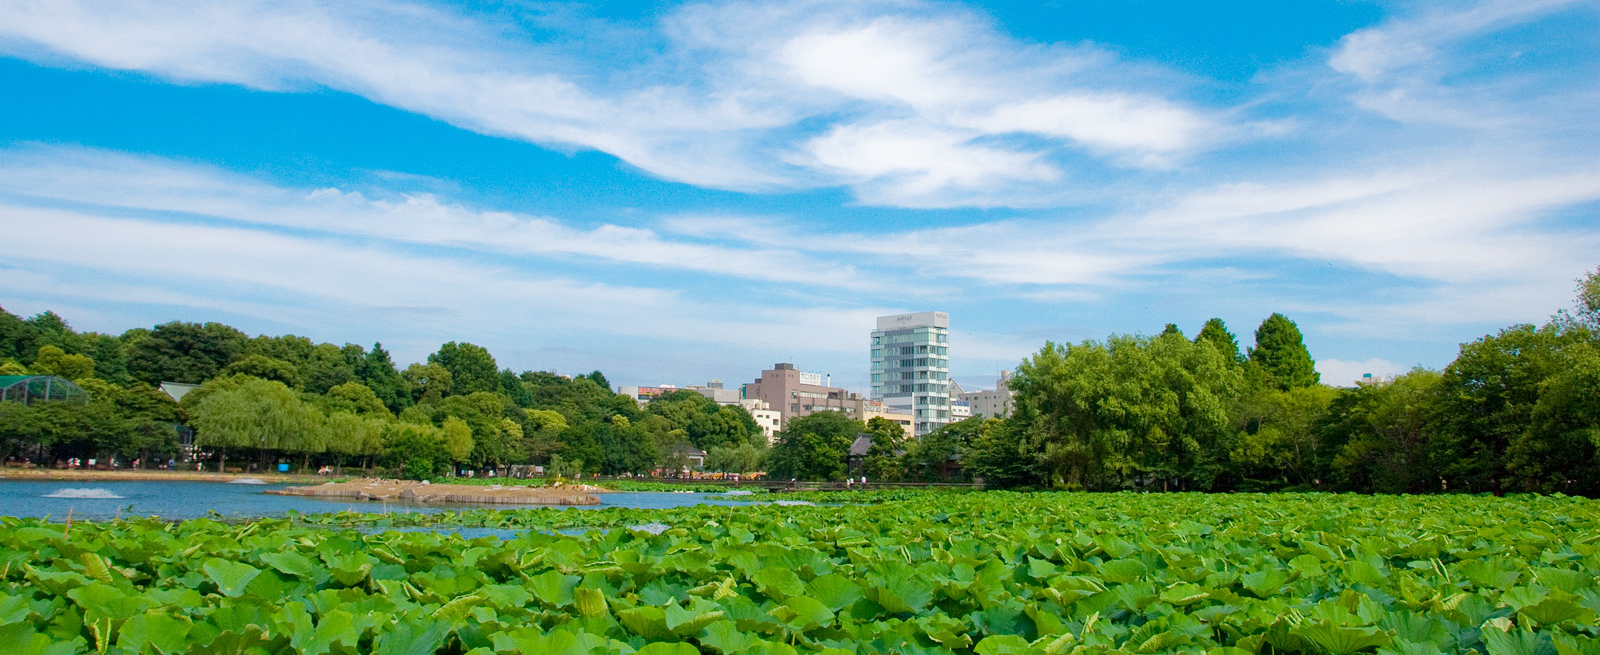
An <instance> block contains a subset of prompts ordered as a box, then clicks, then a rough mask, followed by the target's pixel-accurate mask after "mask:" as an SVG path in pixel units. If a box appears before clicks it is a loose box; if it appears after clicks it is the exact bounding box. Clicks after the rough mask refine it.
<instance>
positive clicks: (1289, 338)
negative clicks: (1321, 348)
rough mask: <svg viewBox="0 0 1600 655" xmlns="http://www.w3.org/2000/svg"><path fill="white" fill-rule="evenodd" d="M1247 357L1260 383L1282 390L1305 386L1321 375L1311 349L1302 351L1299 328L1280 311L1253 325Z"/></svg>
mask: <svg viewBox="0 0 1600 655" xmlns="http://www.w3.org/2000/svg"><path fill="white" fill-rule="evenodd" d="M1249 360H1250V363H1251V364H1252V365H1253V366H1254V368H1255V369H1256V370H1257V371H1258V372H1259V374H1260V375H1261V377H1262V382H1263V384H1265V385H1269V386H1274V387H1277V388H1279V389H1283V390H1285V391H1288V390H1289V389H1294V388H1296V387H1309V386H1311V385H1313V384H1316V383H1317V382H1318V381H1319V380H1320V379H1321V378H1322V376H1321V375H1320V374H1318V373H1317V368H1316V362H1313V361H1312V360H1311V351H1309V350H1306V345H1305V342H1304V340H1303V338H1302V337H1301V336H1300V327H1299V326H1297V325H1295V323H1294V321H1291V320H1289V319H1288V317H1286V316H1284V315H1283V314H1273V315H1271V316H1268V317H1267V320H1265V321H1262V322H1261V327H1258V328H1256V345H1255V347H1254V348H1251V349H1250V356H1249Z"/></svg>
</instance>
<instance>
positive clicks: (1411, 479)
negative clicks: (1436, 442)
mask: <svg viewBox="0 0 1600 655" xmlns="http://www.w3.org/2000/svg"><path fill="white" fill-rule="evenodd" d="M1441 380H1442V376H1441V375H1440V374H1439V372H1438V371H1430V370H1426V369H1420V368H1419V369H1415V370H1413V371H1411V372H1410V373H1407V374H1405V375H1401V376H1398V377H1396V378H1395V379H1393V380H1391V381H1389V382H1387V383H1384V384H1363V385H1360V386H1357V387H1355V388H1351V389H1344V390H1341V391H1339V392H1338V395H1337V396H1335V397H1334V399H1333V402H1332V403H1330V404H1329V405H1328V412H1327V414H1326V415H1325V416H1324V417H1323V419H1322V420H1321V421H1320V423H1319V425H1318V426H1317V430H1318V432H1319V433H1320V434H1319V439H1320V442H1321V445H1322V446H1323V448H1324V449H1326V451H1327V458H1328V460H1329V475H1330V476H1331V478H1332V480H1333V482H1334V483H1335V484H1336V485H1337V486H1338V487H1340V488H1342V489H1345V490H1348V491H1362V492H1376V493H1424V492H1429V491H1440V490H1441V487H1440V467H1439V462H1437V461H1435V460H1434V458H1433V456H1432V454H1431V452H1432V450H1433V448H1432V445H1431V443H1430V440H1432V439H1433V438H1434V435H1435V433H1436V429H1435V420H1434V416H1435V414H1436V412H1437V405H1438V394H1439V385H1440V381H1441Z"/></svg>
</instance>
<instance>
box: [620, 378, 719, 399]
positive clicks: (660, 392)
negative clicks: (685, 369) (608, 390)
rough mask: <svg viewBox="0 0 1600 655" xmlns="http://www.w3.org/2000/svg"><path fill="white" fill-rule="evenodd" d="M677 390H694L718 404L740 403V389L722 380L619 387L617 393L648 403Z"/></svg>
mask: <svg viewBox="0 0 1600 655" xmlns="http://www.w3.org/2000/svg"><path fill="white" fill-rule="evenodd" d="M675 391H693V392H695V393H698V394H700V395H702V396H705V397H707V398H710V399H711V400H713V401H715V402H716V403H717V404H718V405H737V404H739V391H738V390H737V389H724V388H723V387H722V380H712V381H711V382H709V383H707V384H706V385H705V386H700V385H698V384H691V385H689V386H687V387H679V386H676V385H671V384H663V385H659V386H654V387H617V393H619V394H622V395H624V396H627V397H629V398H632V399H634V400H636V401H638V402H639V404H640V405H645V404H648V403H649V402H650V401H652V400H655V399H657V398H660V397H661V396H665V395H667V394H669V393H672V392H675Z"/></svg>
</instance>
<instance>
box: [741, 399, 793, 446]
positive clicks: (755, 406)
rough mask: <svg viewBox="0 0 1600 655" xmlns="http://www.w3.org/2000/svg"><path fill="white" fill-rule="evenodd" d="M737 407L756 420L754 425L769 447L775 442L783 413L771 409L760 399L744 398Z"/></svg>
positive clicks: (781, 425) (781, 423)
mask: <svg viewBox="0 0 1600 655" xmlns="http://www.w3.org/2000/svg"><path fill="white" fill-rule="evenodd" d="M739 406H740V407H743V408H744V411H746V412H750V418H753V419H755V420H756V425H757V426H759V427H760V428H761V434H762V435H764V436H766V438H767V445H768V446H770V445H772V443H773V442H774V441H776V440H777V435H778V430H781V429H783V412H780V411H778V410H776V409H773V408H772V407H771V406H770V405H768V404H767V401H765V400H762V399H760V398H745V399H742V400H740V401H739Z"/></svg>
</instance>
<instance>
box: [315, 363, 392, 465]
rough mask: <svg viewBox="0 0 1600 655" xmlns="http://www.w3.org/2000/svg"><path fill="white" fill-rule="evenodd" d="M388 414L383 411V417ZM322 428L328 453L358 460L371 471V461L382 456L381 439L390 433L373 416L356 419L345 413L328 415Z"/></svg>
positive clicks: (384, 425) (360, 416)
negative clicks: (357, 458)
mask: <svg viewBox="0 0 1600 655" xmlns="http://www.w3.org/2000/svg"><path fill="white" fill-rule="evenodd" d="M348 384H355V383H353V382H351V383H348ZM340 386H344V385H340ZM334 388H335V389H337V388H339V387H334ZM379 407H380V408H381V407H382V405H379ZM388 411H389V410H388V409H384V410H383V412H384V414H385V415H387V414H388ZM326 427H327V431H328V450H330V451H332V452H334V453H338V454H339V455H343V456H348V457H360V458H362V460H363V462H362V468H363V469H370V468H372V458H373V457H375V456H377V455H379V454H380V453H382V452H383V443H384V436H385V434H386V433H387V432H388V430H389V429H390V426H389V422H388V421H386V420H384V419H382V418H379V416H377V415H372V414H368V415H360V414H356V413H353V412H349V411H345V410H335V411H333V412H329V413H328V418H327V423H326Z"/></svg>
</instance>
